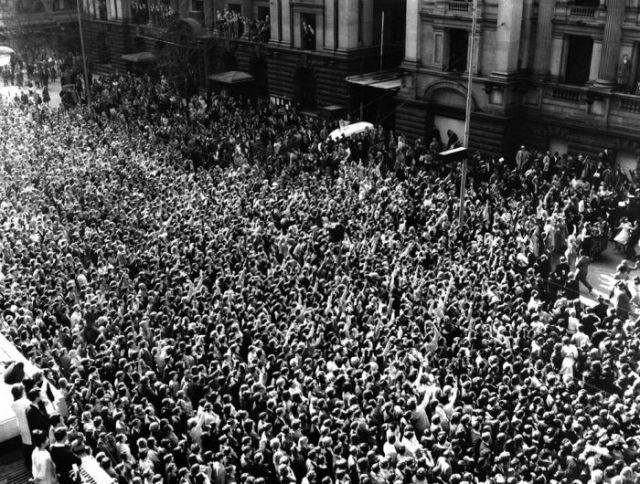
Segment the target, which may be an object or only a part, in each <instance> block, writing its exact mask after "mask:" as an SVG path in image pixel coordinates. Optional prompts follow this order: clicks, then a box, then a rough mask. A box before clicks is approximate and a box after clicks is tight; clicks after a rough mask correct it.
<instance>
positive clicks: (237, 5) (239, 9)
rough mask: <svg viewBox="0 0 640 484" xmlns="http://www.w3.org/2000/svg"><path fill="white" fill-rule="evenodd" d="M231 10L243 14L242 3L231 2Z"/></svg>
mask: <svg viewBox="0 0 640 484" xmlns="http://www.w3.org/2000/svg"><path fill="white" fill-rule="evenodd" d="M229 11H230V12H235V13H237V14H241V13H242V4H240V3H230V4H229Z"/></svg>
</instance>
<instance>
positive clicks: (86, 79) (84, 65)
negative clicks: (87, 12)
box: [76, 0, 91, 112]
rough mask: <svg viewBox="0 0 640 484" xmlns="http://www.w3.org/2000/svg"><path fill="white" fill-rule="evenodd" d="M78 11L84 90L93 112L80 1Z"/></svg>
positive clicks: (77, 1)
mask: <svg viewBox="0 0 640 484" xmlns="http://www.w3.org/2000/svg"><path fill="white" fill-rule="evenodd" d="M76 5H77V9H78V30H79V31H80V51H81V53H82V68H83V71H84V89H85V92H86V96H87V107H88V108H89V112H91V88H90V87H89V73H88V72H87V55H86V52H85V50H84V34H83V32H82V14H81V4H80V0H76Z"/></svg>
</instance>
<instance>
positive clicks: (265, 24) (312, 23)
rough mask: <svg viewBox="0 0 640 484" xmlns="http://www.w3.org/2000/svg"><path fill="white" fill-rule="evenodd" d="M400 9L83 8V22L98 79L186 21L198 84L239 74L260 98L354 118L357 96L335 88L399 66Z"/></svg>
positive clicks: (346, 1)
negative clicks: (196, 56) (333, 109)
mask: <svg viewBox="0 0 640 484" xmlns="http://www.w3.org/2000/svg"><path fill="white" fill-rule="evenodd" d="M405 5H406V0H301V1H296V2H291V1H289V0H271V1H266V0H83V12H84V17H85V25H86V28H85V33H86V35H87V37H88V44H89V45H90V48H89V51H90V53H89V55H90V57H91V60H92V65H94V66H95V69H97V70H98V71H102V70H108V69H115V68H118V69H125V68H127V65H126V64H125V63H124V61H122V60H121V58H122V55H123V54H129V53H133V52H139V51H142V50H151V51H155V50H157V49H159V48H160V46H161V44H163V43H165V44H166V43H167V39H168V36H167V31H168V30H169V29H170V28H171V27H170V25H171V24H172V23H173V22H175V21H176V20H179V21H182V22H184V21H189V22H190V25H194V24H197V25H198V26H199V27H198V28H194V29H192V30H193V31H194V32H195V31H198V32H197V33H195V34H193V35H192V36H191V37H190V38H185V39H184V43H192V44H194V45H196V47H197V48H198V49H199V50H200V52H201V55H200V57H201V58H202V59H203V68H202V69H201V71H202V73H201V76H200V77H201V79H200V80H201V81H203V82H201V84H204V79H205V77H207V76H208V75H210V74H212V73H216V72H221V71H225V70H231V69H237V70H243V71H246V72H249V73H250V74H252V75H253V76H254V77H255V78H256V86H257V92H258V93H259V94H260V95H263V96H275V97H277V98H280V99H282V100H283V101H285V102H293V103H299V104H300V105H302V107H303V108H304V109H308V110H311V111H315V110H319V109H322V108H323V107H326V106H329V105H341V106H343V107H344V108H346V109H347V110H351V109H353V110H355V111H357V109H358V108H357V106H358V103H359V101H358V99H359V98H357V96H358V95H359V93H358V92H357V90H355V89H354V88H353V87H352V86H350V85H349V84H348V83H347V81H346V79H345V78H346V77H347V76H350V75H356V74H363V73H366V72H371V71H376V70H378V69H380V68H382V69H389V68H395V67H397V66H399V64H400V63H401V62H402V59H403V58H404V45H405V44H404V32H405V29H404V22H405ZM383 12H384V18H385V20H384V26H385V28H384V31H383V27H382V25H383V22H382V16H383ZM238 19H241V20H240V21H239V23H238ZM169 41H170V42H174V43H176V42H175V41H174V40H171V39H170V40H169ZM381 42H382V44H383V48H382V49H381V48H380V44H381ZM356 98H357V99H356Z"/></svg>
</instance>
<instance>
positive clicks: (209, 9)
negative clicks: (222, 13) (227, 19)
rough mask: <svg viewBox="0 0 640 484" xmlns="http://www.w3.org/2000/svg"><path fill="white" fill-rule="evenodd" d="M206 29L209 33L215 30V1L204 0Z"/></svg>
mask: <svg viewBox="0 0 640 484" xmlns="http://www.w3.org/2000/svg"><path fill="white" fill-rule="evenodd" d="M203 8H204V28H205V29H207V30H208V31H209V32H211V31H212V30H213V17H214V15H215V11H214V10H213V0H204V7H203Z"/></svg>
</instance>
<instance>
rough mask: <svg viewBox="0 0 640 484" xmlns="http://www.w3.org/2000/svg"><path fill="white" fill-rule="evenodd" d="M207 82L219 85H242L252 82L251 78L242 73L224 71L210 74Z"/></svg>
mask: <svg viewBox="0 0 640 484" xmlns="http://www.w3.org/2000/svg"><path fill="white" fill-rule="evenodd" d="M209 80H211V81H214V82H219V83H220V84H242V83H245V82H252V81H253V80H254V79H253V76H252V75H251V74H249V73H248V72H243V71H225V72H219V73H218V74H211V75H210V76H209Z"/></svg>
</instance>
